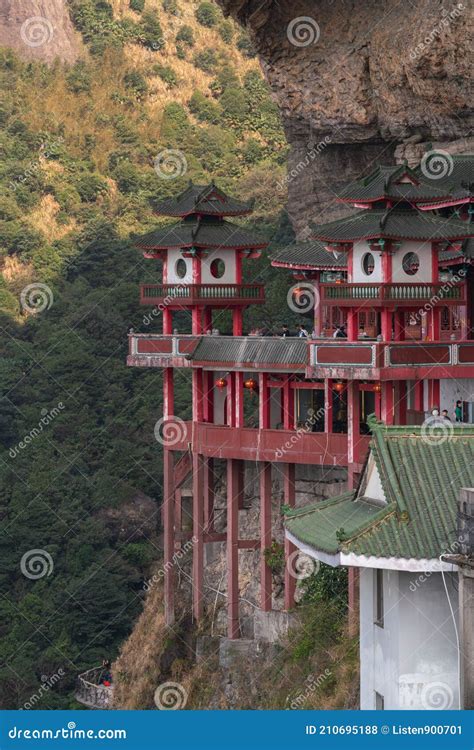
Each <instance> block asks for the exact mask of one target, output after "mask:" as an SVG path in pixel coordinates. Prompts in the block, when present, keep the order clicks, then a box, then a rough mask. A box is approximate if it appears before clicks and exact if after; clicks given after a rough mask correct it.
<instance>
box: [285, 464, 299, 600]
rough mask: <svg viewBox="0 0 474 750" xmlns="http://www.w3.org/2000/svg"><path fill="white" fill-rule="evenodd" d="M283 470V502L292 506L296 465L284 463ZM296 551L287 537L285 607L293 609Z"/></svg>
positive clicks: (293, 502)
mask: <svg viewBox="0 0 474 750" xmlns="http://www.w3.org/2000/svg"><path fill="white" fill-rule="evenodd" d="M282 470H283V502H284V503H285V505H288V506H289V507H290V508H293V507H294V505H295V465H294V464H282ZM294 552H296V547H295V545H294V544H293V542H290V540H289V539H286V538H285V609H287V610H288V609H293V607H294V606H295V591H296V578H295V576H294V575H291V566H290V565H288V560H289V558H290V555H292V554H293V553H294Z"/></svg>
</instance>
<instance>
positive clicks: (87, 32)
mask: <svg viewBox="0 0 474 750" xmlns="http://www.w3.org/2000/svg"><path fill="white" fill-rule="evenodd" d="M25 6H26V11H25V12H28V7H27V6H28V3H27V2H26V1H25V2H23V7H25ZM46 6H47V3H45V2H44V3H43V6H42V8H43V12H45V10H44V8H45V7H46ZM68 8H69V12H70V19H71V22H72V24H73V25H74V29H75V32H74V33H75V34H77V36H78V38H79V40H81V41H80V44H78V46H77V49H75V53H74V54H75V57H76V59H75V62H71V63H68V64H64V63H62V62H60V61H57V62H55V63H54V64H51V65H49V66H48V65H46V64H45V63H44V62H42V60H41V59H39V60H34V61H31V60H28V59H25V56H24V55H23V54H22V49H21V45H19V44H18V43H17V40H16V38H15V43H14V44H13V42H12V46H14V47H16V51H12V50H11V49H7V48H5V49H3V51H2V53H1V77H2V89H3V91H4V97H3V104H2V107H1V110H0V114H1V119H2V130H3V133H2V136H1V138H2V167H1V176H0V248H1V259H0V263H1V276H0V310H1V312H0V324H1V327H2V343H1V358H0V373H1V375H0V385H1V400H0V442H1V453H0V486H1V490H0V492H1V495H0V521H1V527H0V591H1V594H2V596H1V598H0V706H1V707H2V708H22V707H26V708H31V707H35V708H67V707H70V706H75V705H76V704H75V701H74V698H73V684H74V679H75V677H76V675H77V673H78V672H79V671H81V670H83V669H85V668H88V667H90V666H95V664H97V663H98V662H99V661H101V660H102V658H103V657H104V656H109V657H110V658H114V656H115V654H116V653H117V650H118V647H119V645H120V644H121V643H122V642H123V641H124V639H125V638H126V637H127V636H128V634H129V633H130V631H131V628H132V624H133V622H134V621H135V620H136V618H137V616H138V614H139V612H140V611H141V608H142V599H143V586H142V582H143V579H144V578H146V577H147V576H148V575H149V569H150V564H151V562H152V561H154V560H156V559H159V557H160V555H161V550H160V544H159V538H158V530H159V504H160V499H161V458H160V453H159V445H158V443H157V442H156V441H155V440H154V438H153V428H154V424H155V422H156V420H157V418H158V417H159V416H160V414H161V376H160V373H159V372H158V371H156V372H153V371H152V370H148V371H146V372H145V371H137V370H134V369H131V368H130V369H127V368H126V366H125V355H126V349H127V330H128V329H129V328H130V327H134V328H135V329H136V330H137V329H138V330H140V329H141V330H150V328H154V329H156V330H159V325H160V321H159V320H154V321H153V322H152V323H151V325H150V326H148V327H147V325H146V321H145V322H144V320H143V318H144V315H145V314H146V312H147V310H146V309H144V308H141V309H140V307H139V304H138V284H139V282H140V281H145V280H148V281H153V280H155V279H157V278H158V269H157V268H156V266H155V264H154V263H153V262H152V261H145V260H143V258H141V256H140V255H139V253H138V252H137V251H136V250H135V249H134V247H133V237H134V236H135V235H137V234H140V233H142V232H144V231H147V230H148V229H149V228H150V227H151V226H152V225H154V224H156V223H159V222H160V221H161V219H158V218H157V217H156V216H154V214H153V206H154V204H155V203H156V202H157V201H158V200H160V199H162V198H164V197H166V196H168V195H171V194H174V193H176V192H179V190H181V189H183V188H184V187H185V186H186V184H187V182H188V181H189V179H193V180H194V181H195V182H209V181H210V180H211V179H215V180H216V182H218V183H219V184H220V185H221V186H222V187H223V188H224V189H225V190H228V191H229V192H231V193H234V194H235V195H237V196H239V197H241V198H245V199H249V198H253V199H255V213H254V215H253V217H251V219H250V221H251V222H252V223H253V225H254V226H255V229H256V231H260V232H261V233H262V234H263V235H264V236H267V237H271V236H273V235H274V234H275V232H276V231H277V227H279V226H280V225H281V217H280V212H281V208H282V206H283V203H284V199H285V196H284V194H283V191H282V190H281V189H280V192H279V191H278V181H279V179H280V177H282V176H283V175H284V174H285V154H286V145H285V140H284V137H283V132H282V128H281V125H280V121H279V116H278V112H277V109H276V107H275V105H274V104H273V103H272V101H271V99H270V96H269V92H268V90H267V86H266V84H265V83H264V81H263V79H262V76H261V73H260V71H259V65H258V62H257V60H256V58H255V57H254V52H253V49H252V46H251V44H250V41H249V39H248V37H247V36H246V35H245V34H244V33H243V32H242V30H241V29H240V28H239V27H237V26H236V25H235V24H234V23H233V22H232V21H230V20H226V19H224V17H223V16H222V14H221V12H220V10H219V9H218V8H217V6H215V5H213V4H211V3H209V2H190V1H189V0H186V1H185V0H163V2H161V1H160V2H158V1H157V0H146V1H144V0H130V2H128V0H126V1H125V0H123V1H121V2H118V1H115V2H107V1H106V0H70V2H69V3H68ZM33 10H34V9H33ZM17 32H18V27H17V26H15V27H12V34H14V33H17ZM36 33H37V34H38V33H40V34H41V33H43V34H44V41H43V42H42V44H44V45H46V46H47V44H48V34H49V27H48V25H47V24H46V27H45V28H43V29H41V28H40V29H38V30H37V31H36ZM25 34H26V32H25V31H24V35H25ZM3 38H4V37H3ZM25 38H26V40H27V41H28V37H27V36H26V37H25ZM38 40H41V36H40V37H38V36H36V37H34V42H35V44H36V43H37V42H38ZM27 41H26V42H25V44H27ZM36 49H41V45H38V46H37V47H36ZM26 57H28V56H27V55H26ZM44 59H46V60H47V61H48V62H50V61H49V59H48V56H47V55H45V57H44ZM169 150H171V151H172V153H171V157H170V153H169ZM176 156H177V158H178V161H177V162H176V158H175V157H176ZM176 165H177V166H176ZM175 169H177V170H178V172H177V173H176V172H174V171H173V170H175ZM278 232H279V234H280V236H282V235H281V232H282V230H281V228H280V229H279V230H278ZM278 232H277V233H278ZM259 263H260V265H259V268H260V274H261V277H260V278H261V279H263V280H265V281H266V282H267V289H268V295H269V303H268V305H267V306H266V307H265V309H263V310H259V311H258V313H252V314H258V315H259V316H261V318H260V319H261V320H264V321H265V322H266V323H267V324H272V323H274V324H279V323H281V322H283V319H282V316H283V315H285V312H284V310H285V305H283V304H281V298H282V294H285V296H286V289H285V287H286V280H285V279H284V275H282V274H275V273H273V274H272V273H271V271H270V270H269V268H268V264H267V263H266V261H265V259H262V261H260V262H259ZM284 290H285V291H284ZM182 324H183V329H184V326H185V325H186V324H187V321H186V320H184V319H183V321H182ZM176 398H177V410H179V413H180V414H181V415H182V416H186V413H187V409H188V408H189V407H190V404H189V394H188V388H187V382H186V381H185V380H184V379H180V383H179V384H178V387H177V392H176ZM45 570H46V573H45ZM40 575H41V577H39V576H40ZM58 675H59V677H57V676H58ZM54 676H56V677H57V679H54V680H53V683H54V687H51V684H52V683H51V678H52V677H54ZM48 680H49V682H48Z"/></svg>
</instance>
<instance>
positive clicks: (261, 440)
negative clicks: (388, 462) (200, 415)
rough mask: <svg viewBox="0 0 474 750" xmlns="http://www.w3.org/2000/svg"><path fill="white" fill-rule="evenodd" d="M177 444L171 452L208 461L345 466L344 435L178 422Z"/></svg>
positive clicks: (362, 443) (365, 442) (360, 455)
mask: <svg viewBox="0 0 474 750" xmlns="http://www.w3.org/2000/svg"><path fill="white" fill-rule="evenodd" d="M179 428H180V429H179V431H177V432H179V442H178V441H173V445H172V446H169V447H170V448H172V449H173V450H188V449H189V447H190V446H191V449H192V450H193V451H196V452H198V453H201V454H202V455H204V456H209V457H212V458H238V459H242V460H245V461H273V462H277V463H280V462H281V463H297V464H318V465H320V466H347V441H348V437H347V434H344V433H329V434H328V433H325V432H308V431H306V430H305V429H303V428H299V429H297V428H295V429H294V430H270V429H268V430H259V429H255V428H251V427H240V428H237V427H228V426H226V425H215V424H208V423H206V422H195V423H193V422H180V423H179ZM369 442H370V437H369V436H367V435H360V437H359V439H358V441H357V444H356V456H355V461H356V462H357V463H363V462H364V460H365V457H366V454H367V451H368V447H369Z"/></svg>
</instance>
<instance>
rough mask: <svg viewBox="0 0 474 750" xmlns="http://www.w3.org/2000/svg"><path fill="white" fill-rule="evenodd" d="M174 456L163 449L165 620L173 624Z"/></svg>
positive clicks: (168, 623)
mask: <svg viewBox="0 0 474 750" xmlns="http://www.w3.org/2000/svg"><path fill="white" fill-rule="evenodd" d="M173 472H174V458H173V451H170V450H168V449H167V448H164V449H163V532H164V533H163V536H164V539H163V542H164V545H163V546H164V571H165V621H166V624H167V625H172V624H173V623H174V619H175V613H174V500H175V498H174V473H173Z"/></svg>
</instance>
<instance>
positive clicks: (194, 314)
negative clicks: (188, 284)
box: [191, 307, 202, 336]
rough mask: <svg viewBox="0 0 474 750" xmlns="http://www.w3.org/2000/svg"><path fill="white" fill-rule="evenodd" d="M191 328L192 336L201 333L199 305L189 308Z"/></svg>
mask: <svg viewBox="0 0 474 750" xmlns="http://www.w3.org/2000/svg"><path fill="white" fill-rule="evenodd" d="M191 328H192V332H193V334H194V336H200V335H201V334H202V310H201V308H200V307H193V308H192V310H191Z"/></svg>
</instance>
